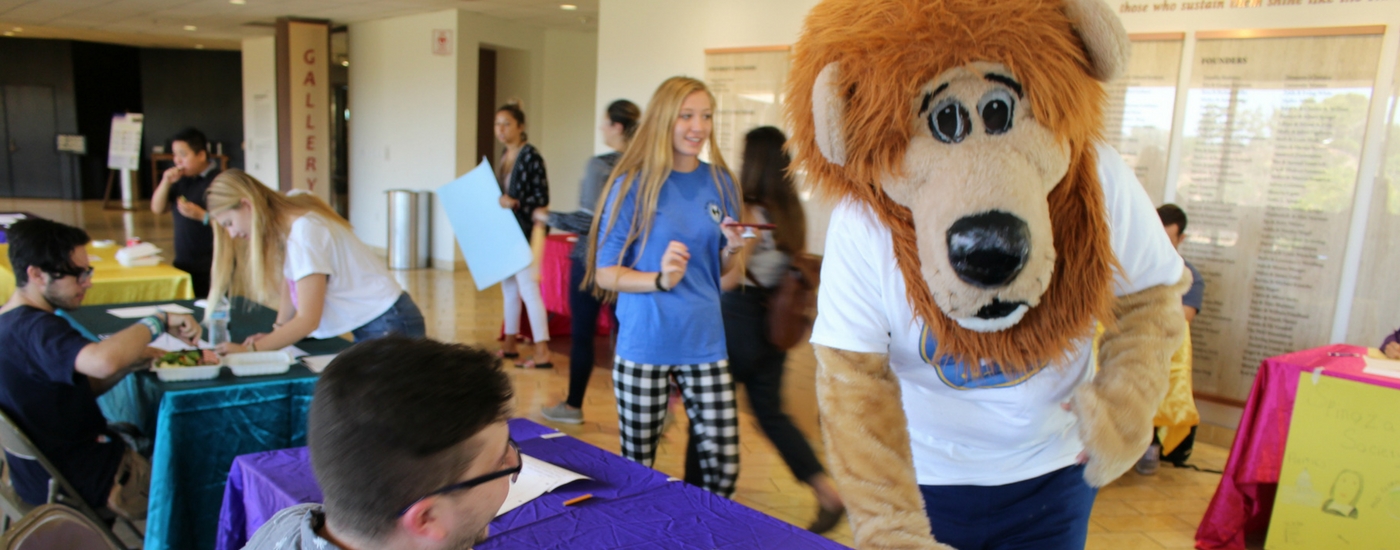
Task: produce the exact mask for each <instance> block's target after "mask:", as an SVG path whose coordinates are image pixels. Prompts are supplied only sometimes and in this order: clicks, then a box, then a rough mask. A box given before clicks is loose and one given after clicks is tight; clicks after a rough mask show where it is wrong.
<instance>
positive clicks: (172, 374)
mask: <svg viewBox="0 0 1400 550" xmlns="http://www.w3.org/2000/svg"><path fill="white" fill-rule="evenodd" d="M222 368H224V367H223V365H201V366H198V367H169V368H161V366H160V359H159V358H157V359H154V360H152V361H151V370H153V371H156V378H159V379H161V380H162V381H164V382H186V381H189V380H209V379H211V378H218V377H219V369H222Z"/></svg>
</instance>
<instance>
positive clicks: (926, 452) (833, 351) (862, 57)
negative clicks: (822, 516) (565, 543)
mask: <svg viewBox="0 0 1400 550" xmlns="http://www.w3.org/2000/svg"><path fill="white" fill-rule="evenodd" d="M1127 55H1128V39H1127V35H1126V34H1125V32H1124V30H1123V28H1122V25H1121V23H1120V22H1119V21H1118V18H1117V16H1116V15H1115V14H1114V13H1113V12H1112V10H1111V9H1110V8H1109V7H1108V6H1107V5H1105V4H1103V2H1102V0H826V1H824V2H821V3H820V4H818V5H817V6H815V7H814V8H813V9H812V11H811V13H810V14H809V15H808V16H807V19H806V22H805V25H804V28H803V31H802V35H801V38H800V39H799V40H798V42H797V44H796V46H795V47H794V51H793V59H792V70H791V73H790V75H789V78H788V90H787V93H788V100H787V117H788V120H789V123H790V126H791V128H792V129H793V136H792V139H791V141H790V142H789V147H790V148H791V150H792V153H793V155H794V159H795V160H796V164H797V168H799V169H801V170H804V171H805V172H806V178H807V182H808V184H809V185H810V186H811V188H812V189H814V190H815V191H816V192H817V193H818V194H819V195H821V196H824V197H825V198H826V199H828V200H830V201H831V202H832V203H834V204H836V205H837V206H836V208H835V210H834V211H833V213H832V217H831V223H830V226H829V229H828V233H827V244H826V251H825V257H824V263H823V268H822V285H821V288H820V290H819V293H818V304H819V305H818V318H817V321H816V326H815V327H814V329H813V334H812V342H813V344H814V347H815V350H816V355H817V359H818V363H819V367H818V375H817V397H818V401H819V404H820V408H821V413H822V420H823V422H822V432H823V436H824V437H825V440H826V448H827V450H828V455H829V462H830V465H831V471H832V474H833V477H834V478H835V480H836V482H837V485H838V487H839V489H840V491H841V493H842V498H843V499H844V500H845V502H846V505H847V510H848V511H849V513H850V520H851V522H852V525H853V528H854V532H855V539H856V544H857V546H858V547H860V548H1048V549H1055V548H1076V547H1077V548H1083V544H1084V540H1085V537H1086V536H1087V528H1088V518H1089V511H1090V509H1091V508H1092V506H1093V499H1094V495H1095V492H1096V490H1097V488H1098V487H1101V486H1103V485H1105V484H1107V483H1109V482H1111V481H1112V480H1114V479H1115V478H1117V477H1118V476H1119V475H1121V474H1122V473H1123V472H1125V471H1126V470H1127V469H1128V468H1129V467H1131V466H1132V465H1133V463H1134V462H1135V461H1136V460H1137V459H1138V458H1140V457H1141V456H1142V455H1143V452H1144V451H1145V450H1146V449H1147V447H1148V444H1149V443H1150V441H1151V438H1152V434H1151V430H1152V417H1153V414H1154V413H1155V412H1156V410H1157V405H1158V404H1159V403H1160V402H1161V401H1162V399H1163V396H1164V395H1165V392H1166V389H1167V374H1168V364H1169V358H1170V357H1171V355H1172V352H1173V351H1175V350H1176V349H1177V347H1178V346H1179V344H1180V343H1181V341H1182V337H1183V333H1184V331H1185V328H1186V325H1185V321H1184V319H1183V318H1182V314H1181V294H1182V292H1183V291H1184V290H1185V288H1186V286H1187V285H1189V283H1190V275H1189V272H1187V271H1185V270H1184V266H1183V263H1182V260H1181V257H1180V256H1178V255H1177V253H1176V251H1175V250H1174V249H1173V248H1172V246H1171V244H1170V243H1169V242H1168V240H1167V237H1166V235H1165V232H1163V231H1162V227H1161V223H1160V222H1159V221H1158V218H1157V215H1156V213H1155V211H1154V210H1153V207H1152V204H1151V202H1150V200H1149V199H1148V197H1147V195H1146V193H1145V192H1144V191H1143V189H1142V187H1141V185H1139V184H1138V182H1137V180H1136V178H1135V177H1134V176H1133V172H1132V170H1131V169H1130V168H1129V167H1128V166H1127V165H1126V164H1125V163H1124V162H1123V160H1122V159H1121V158H1120V157H1119V156H1118V154H1117V153H1116V152H1115V151H1114V150H1113V149H1112V148H1110V147H1108V146H1106V145H1104V144H1103V143H1102V129H1101V126H1102V110H1103V104H1104V100H1105V94H1104V90H1103V85H1102V83H1103V82H1107V81H1108V80H1110V79H1111V78H1113V77H1114V76H1115V74H1117V72H1118V71H1119V70H1120V68H1121V67H1122V66H1123V64H1124V63H1125V61H1126V58H1127ZM1096 323H1098V324H1100V325H1102V326H1103V327H1104V329H1105V331H1104V333H1103V335H1102V337H1101V341H1100V342H1099V343H1098V344H1097V348H1095V344H1094V338H1093V336H1094V333H1095V325H1096ZM1095 349H1097V360H1095V359H1094V358H1093V356H1094V352H1095ZM930 533H932V535H933V536H931V535H930Z"/></svg>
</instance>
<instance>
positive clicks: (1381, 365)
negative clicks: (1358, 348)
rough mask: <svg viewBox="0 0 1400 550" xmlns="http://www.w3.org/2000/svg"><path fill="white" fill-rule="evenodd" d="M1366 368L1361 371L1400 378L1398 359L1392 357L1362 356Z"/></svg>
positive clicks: (1399, 362)
mask: <svg viewBox="0 0 1400 550" xmlns="http://www.w3.org/2000/svg"><path fill="white" fill-rule="evenodd" d="M1363 359H1365V360H1366V368H1364V369H1361V372H1364V373H1366V374H1374V375H1376V376H1388V377H1390V378H1400V361H1395V360H1393V359H1377V358H1375V357H1364V358H1363Z"/></svg>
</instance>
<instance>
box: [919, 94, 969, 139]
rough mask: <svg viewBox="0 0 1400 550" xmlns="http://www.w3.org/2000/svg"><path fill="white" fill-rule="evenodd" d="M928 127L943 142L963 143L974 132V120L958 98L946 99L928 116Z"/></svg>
mask: <svg viewBox="0 0 1400 550" xmlns="http://www.w3.org/2000/svg"><path fill="white" fill-rule="evenodd" d="M928 129H929V130H930V131H932V132H933V137H936V138H938V141H941V142H943V143H962V140H963V138H966V137H967V135H968V134H970V133H972V120H970V118H969V116H968V113H967V108H966V107H963V106H962V103H959V102H958V100H956V99H951V98H950V99H945V100H943V101H940V102H939V103H938V105H935V106H934V107H933V113H931V114H929V116H928Z"/></svg>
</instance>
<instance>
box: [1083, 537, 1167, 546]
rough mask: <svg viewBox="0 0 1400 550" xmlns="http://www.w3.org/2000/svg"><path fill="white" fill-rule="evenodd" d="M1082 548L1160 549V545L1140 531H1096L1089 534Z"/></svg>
mask: <svg viewBox="0 0 1400 550" xmlns="http://www.w3.org/2000/svg"><path fill="white" fill-rule="evenodd" d="M1084 550H1162V545H1160V544H1157V541H1154V540H1152V539H1151V538H1149V537H1148V536H1147V535H1144V534H1142V533H1098V534H1091V535H1089V540H1088V541H1087V542H1086V543H1085V544H1084Z"/></svg>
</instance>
